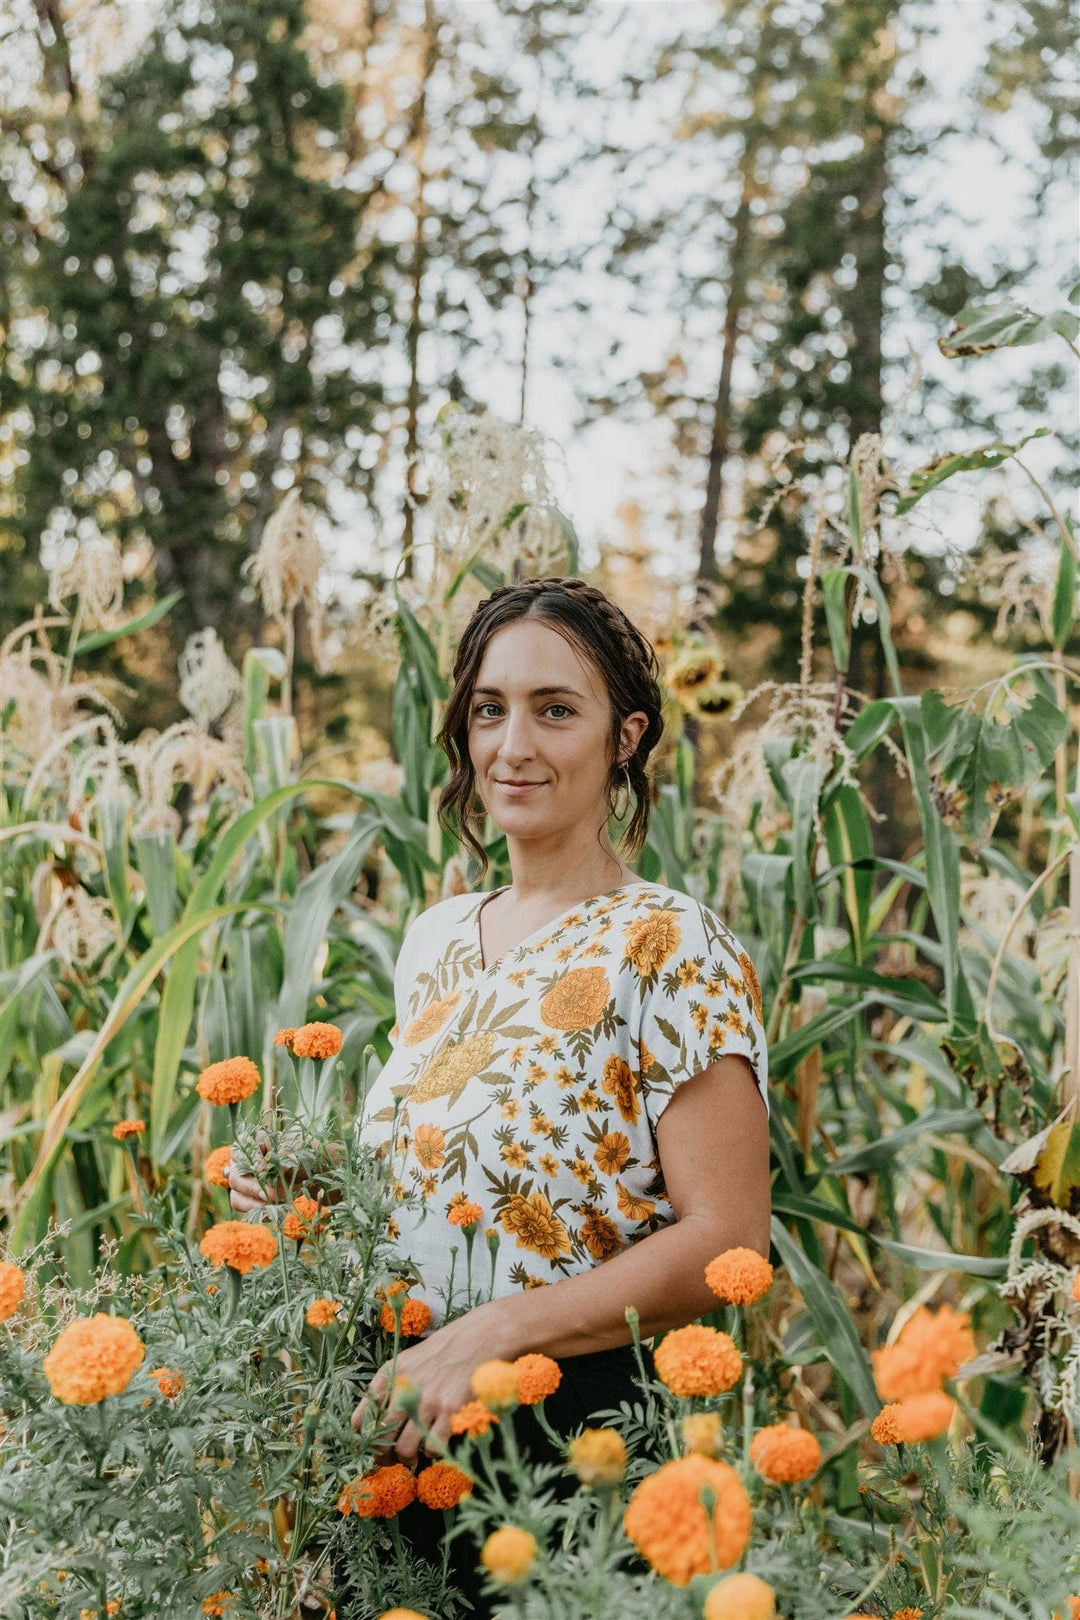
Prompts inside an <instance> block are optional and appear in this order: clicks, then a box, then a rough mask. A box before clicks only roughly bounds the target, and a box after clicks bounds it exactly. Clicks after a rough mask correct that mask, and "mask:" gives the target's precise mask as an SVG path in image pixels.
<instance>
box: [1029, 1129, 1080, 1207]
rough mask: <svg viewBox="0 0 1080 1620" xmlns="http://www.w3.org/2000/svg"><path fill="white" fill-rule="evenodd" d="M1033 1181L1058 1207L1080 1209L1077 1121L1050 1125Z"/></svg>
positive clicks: (1079, 1152) (1079, 1150) (1079, 1131)
mask: <svg viewBox="0 0 1080 1620" xmlns="http://www.w3.org/2000/svg"><path fill="white" fill-rule="evenodd" d="M1032 1180H1033V1182H1034V1184H1035V1186H1036V1187H1037V1188H1038V1190H1039V1191H1040V1192H1041V1193H1042V1194H1043V1196H1044V1197H1045V1198H1046V1199H1048V1200H1049V1201H1050V1203H1051V1204H1053V1205H1054V1206H1055V1208H1057V1209H1065V1210H1068V1211H1069V1212H1070V1214H1073V1215H1075V1214H1077V1213H1078V1212H1080V1125H1078V1124H1077V1123H1076V1122H1075V1121H1073V1120H1067V1119H1065V1120H1062V1121H1061V1122H1060V1124H1057V1125H1054V1126H1052V1127H1051V1129H1050V1131H1049V1133H1048V1135H1047V1138H1046V1144H1045V1146H1044V1147H1043V1150H1042V1152H1041V1153H1040V1154H1039V1157H1038V1160H1037V1162H1036V1164H1035V1169H1034V1172H1033V1175H1032Z"/></svg>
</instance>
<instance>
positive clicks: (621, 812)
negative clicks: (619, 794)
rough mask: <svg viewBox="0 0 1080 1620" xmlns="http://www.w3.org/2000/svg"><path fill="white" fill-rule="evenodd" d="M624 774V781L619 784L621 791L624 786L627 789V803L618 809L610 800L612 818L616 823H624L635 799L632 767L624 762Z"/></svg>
mask: <svg viewBox="0 0 1080 1620" xmlns="http://www.w3.org/2000/svg"><path fill="white" fill-rule="evenodd" d="M622 772H623V781H622V782H620V783H619V788H620V789H621V788H622V787H623V786H625V788H626V800H625V803H624V804H623V806H622V808H621V809H616V808H615V805H614V803H613V802H612V800H611V799H610V798H609V800H608V808H609V809H610V811H611V814H612V817H613V818H614V820H616V821H623V820H624V819H625V817H626V812H627V811H628V810H629V808H630V800H631V798H632V797H633V788H632V787H631V786H630V766H629V764H627V763H626V762H625V761H624V762H623V767H622ZM616 791H618V789H617V790H616Z"/></svg>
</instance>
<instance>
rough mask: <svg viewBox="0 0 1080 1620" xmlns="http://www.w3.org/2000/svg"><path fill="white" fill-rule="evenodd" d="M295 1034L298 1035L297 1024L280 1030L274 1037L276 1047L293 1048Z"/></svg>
mask: <svg viewBox="0 0 1080 1620" xmlns="http://www.w3.org/2000/svg"><path fill="white" fill-rule="evenodd" d="M295 1034H296V1025H295V1024H292V1025H290V1026H289V1028H288V1029H279V1030H278V1032H277V1034H276V1035H275V1036H274V1045H275V1046H291V1045H292V1038H293V1036H294V1035H295Z"/></svg>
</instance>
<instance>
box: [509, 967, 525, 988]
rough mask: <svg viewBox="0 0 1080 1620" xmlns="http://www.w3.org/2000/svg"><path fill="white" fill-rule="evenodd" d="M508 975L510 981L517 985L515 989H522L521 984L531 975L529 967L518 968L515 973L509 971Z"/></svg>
mask: <svg viewBox="0 0 1080 1620" xmlns="http://www.w3.org/2000/svg"><path fill="white" fill-rule="evenodd" d="M506 977H507V980H508V981H509V983H510V984H512V985H513V986H514V987H515V989H518V990H520V989H521V986H522V985H523V984H524V983H525V980H526V979H527V978H528V977H529V970H528V968H516V969H515V970H514V972H513V973H508V974H507V975H506Z"/></svg>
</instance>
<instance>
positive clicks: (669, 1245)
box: [353, 1056, 769, 1462]
mask: <svg viewBox="0 0 1080 1620" xmlns="http://www.w3.org/2000/svg"><path fill="white" fill-rule="evenodd" d="M656 1137H657V1147H658V1149H659V1153H660V1164H661V1168H662V1170H663V1174H664V1180H665V1183H666V1186H667V1192H668V1198H669V1200H670V1202H671V1206H672V1208H673V1210H674V1211H675V1216H676V1220H675V1224H674V1225H672V1226H668V1227H664V1228H662V1229H661V1230H660V1231H659V1232H652V1233H650V1234H649V1236H648V1237H645V1238H642V1239H640V1240H639V1241H638V1242H637V1243H635V1244H633V1245H632V1247H630V1248H629V1249H624V1250H623V1251H622V1252H621V1253H619V1254H617V1255H615V1256H613V1257H612V1259H610V1260H606V1261H605V1262H604V1263H603V1264H602V1265H598V1266H596V1267H594V1268H593V1269H592V1270H590V1271H586V1272H580V1273H578V1274H577V1275H576V1276H574V1277H566V1278H564V1279H563V1280H562V1281H560V1282H556V1283H549V1284H548V1286H547V1287H546V1288H536V1289H532V1290H530V1291H529V1292H527V1293H526V1292H521V1293H517V1294H510V1295H506V1296H504V1297H503V1298H500V1299H495V1300H491V1301H490V1302H489V1303H488V1304H485V1305H480V1306H477V1307H476V1308H475V1309H474V1310H471V1311H469V1312H468V1313H467V1314H466V1315H465V1316H462V1317H458V1318H457V1320H456V1321H453V1322H450V1323H448V1324H447V1325H446V1326H445V1327H443V1328H440V1329H438V1330H437V1331H436V1332H435V1333H433V1334H431V1335H430V1336H429V1337H428V1338H427V1339H424V1340H422V1341H421V1343H419V1344H417V1345H414V1346H411V1347H410V1348H409V1349H407V1350H404V1351H402V1352H400V1353H399V1355H398V1359H397V1365H396V1369H395V1372H396V1376H398V1377H402V1378H407V1379H409V1381H410V1382H412V1383H414V1384H416V1385H417V1387H418V1388H419V1389H420V1390H421V1392H422V1400H421V1404H420V1415H421V1417H422V1418H423V1421H424V1422H425V1423H426V1424H427V1425H428V1426H429V1427H430V1428H431V1429H433V1430H434V1431H435V1433H436V1435H437V1436H438V1437H439V1438H440V1439H442V1440H445V1439H446V1438H447V1436H448V1435H449V1424H450V1416H451V1413H453V1412H454V1411H456V1410H457V1408H458V1407H459V1406H460V1405H462V1404H463V1403H464V1402H465V1401H467V1400H468V1399H470V1396H471V1386H470V1383H469V1380H470V1378H471V1375H472V1372H473V1369H474V1368H475V1367H477V1366H478V1365H479V1364H480V1362H482V1361H487V1360H489V1359H491V1358H493V1357H503V1358H505V1359H506V1360H513V1358H514V1357H515V1356H519V1355H523V1354H525V1353H527V1352H529V1351H540V1352H542V1353H543V1354H545V1355H549V1356H553V1357H554V1358H555V1359H556V1360H558V1359H560V1358H562V1357H566V1356H579V1355H585V1354H587V1353H589V1352H590V1351H594V1350H608V1349H612V1348H614V1347H615V1346H617V1345H622V1344H628V1343H629V1342H630V1338H631V1334H630V1329H629V1327H628V1326H627V1322H626V1314H625V1313H626V1307H627V1306H628V1305H633V1306H634V1307H635V1308H636V1309H637V1311H638V1314H639V1317H640V1322H641V1334H642V1337H644V1338H649V1337H651V1336H652V1335H653V1334H655V1333H664V1332H666V1331H667V1330H668V1329H670V1328H674V1327H681V1326H682V1325H683V1324H684V1323H686V1322H691V1321H693V1320H694V1319H695V1318H696V1317H698V1316H700V1315H702V1313H703V1312H705V1311H707V1310H710V1309H712V1308H713V1307H714V1306H715V1305H716V1303H717V1301H716V1298H715V1296H714V1295H713V1294H712V1293H711V1291H710V1290H709V1288H708V1286H707V1284H706V1282H705V1267H706V1266H707V1265H708V1263H709V1261H710V1260H712V1259H714V1258H715V1256H716V1255H718V1254H720V1253H722V1252H723V1250H725V1249H730V1248H735V1247H737V1246H745V1247H746V1248H752V1249H757V1250H758V1251H759V1252H760V1253H762V1254H768V1252H769V1127H768V1118H767V1115H766V1112H765V1108H764V1105H763V1103H762V1100H761V1094H760V1092H759V1091H758V1087H757V1084H756V1082H755V1080H754V1075H753V1071H752V1069H751V1067H750V1064H749V1062H748V1060H747V1059H746V1058H745V1057H736V1056H731V1057H725V1058H720V1059H719V1060H718V1061H717V1062H716V1063H714V1064H711V1065H710V1067H709V1068H708V1069H705V1070H703V1071H702V1073H701V1074H698V1075H695V1077H694V1079H693V1080H689V1081H687V1082H686V1083H685V1084H684V1085H682V1086H680V1087H679V1089H678V1090H677V1091H676V1093H675V1095H674V1097H673V1098H672V1099H671V1101H670V1102H669V1103H668V1106H667V1108H666V1109H665V1110H664V1113H663V1114H662V1115H661V1117H660V1119H659V1121H658V1123H657V1129H656ZM387 1372H388V1368H380V1369H379V1371H378V1372H377V1373H376V1375H375V1377H374V1378H373V1379H372V1383H371V1387H370V1389H369V1391H368V1395H367V1397H365V1400H364V1401H361V1403H360V1405H359V1406H358V1407H357V1409H356V1412H355V1413H354V1415H353V1423H354V1425H355V1426H356V1427H357V1428H359V1427H360V1426H361V1423H362V1421H363V1414H364V1409H365V1406H366V1402H367V1400H369V1399H371V1398H372V1397H373V1396H381V1394H382V1392H383V1391H384V1390H385V1387H386V1375H387ZM402 1415H403V1414H402ZM420 1438H421V1437H420V1433H419V1431H418V1430H417V1429H416V1427H415V1426H414V1425H413V1424H412V1423H411V1422H410V1423H407V1424H406V1425H405V1427H404V1429H403V1430H402V1432H401V1434H400V1435H399V1437H398V1441H397V1445H396V1447H395V1449H396V1451H397V1455H398V1457H399V1458H400V1459H401V1460H402V1461H403V1462H411V1461H412V1460H413V1458H415V1456H416V1454H417V1451H418V1450H419V1445H420Z"/></svg>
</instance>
